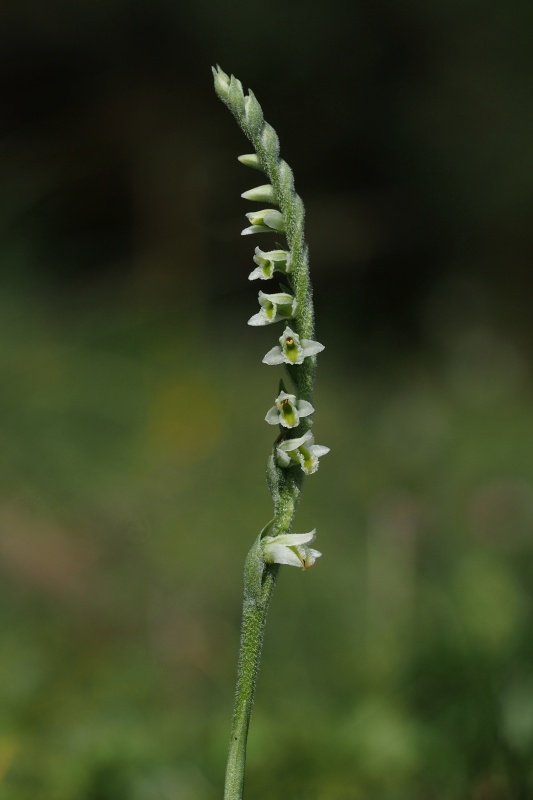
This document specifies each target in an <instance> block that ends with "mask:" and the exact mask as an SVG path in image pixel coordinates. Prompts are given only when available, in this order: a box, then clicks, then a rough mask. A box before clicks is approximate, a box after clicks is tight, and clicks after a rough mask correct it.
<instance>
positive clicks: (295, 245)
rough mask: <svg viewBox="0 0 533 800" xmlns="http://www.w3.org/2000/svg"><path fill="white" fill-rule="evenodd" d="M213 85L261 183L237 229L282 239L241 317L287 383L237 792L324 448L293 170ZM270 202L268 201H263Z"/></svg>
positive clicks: (247, 635) (262, 552)
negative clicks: (287, 572)
mask: <svg viewBox="0 0 533 800" xmlns="http://www.w3.org/2000/svg"><path fill="white" fill-rule="evenodd" d="M213 76H214V79H215V91H216V93H217V95H218V97H219V98H220V99H221V100H222V102H223V103H225V104H226V105H227V107H228V108H229V110H230V111H231V113H232V114H233V116H234V117H235V119H236V120H237V122H238V123H239V125H240V127H241V128H242V130H243V132H244V134H245V135H246V136H247V138H248V139H249V140H250V142H251V143H252V146H253V149H254V152H253V153H251V154H246V155H243V156H240V157H239V161H240V162H241V163H242V164H244V165H245V166H247V167H251V168H253V169H256V170H259V171H260V172H263V173H264V174H265V175H266V177H267V179H268V181H269V182H268V183H265V184H263V185H261V186H257V187H256V188H254V189H250V190H249V191H247V192H244V194H243V195H242V197H243V198H244V199H245V200H249V201H251V202H253V203H258V204H259V205H260V206H264V205H265V204H267V205H268V207H266V208H261V210H259V211H250V212H249V213H247V214H246V217H247V219H248V222H249V225H248V226H247V227H246V228H245V229H244V230H243V231H242V235H243V236H248V235H252V234H265V235H267V234H275V235H277V236H278V237H279V236H284V237H285V240H286V248H283V247H282V246H280V245H279V244H278V243H277V242H276V246H277V247H278V248H280V249H276V250H261V249H260V248H259V247H256V248H255V255H254V257H253V260H254V262H255V265H256V267H255V269H253V270H252V272H251V273H250V275H249V279H250V280H262V281H271V280H273V279H276V278H279V285H278V286H277V287H275V288H274V290H273V292H272V293H266V292H262V291H260V292H259V298H258V299H259V311H258V312H257V313H256V314H254V315H253V316H252V317H250V319H249V320H248V324H249V325H251V326H257V325H271V324H273V323H276V322H282V323H283V324H284V326H285V327H284V330H283V333H282V334H281V336H280V337H279V344H277V345H276V346H275V347H273V348H272V349H271V350H269V351H268V353H267V354H266V355H265V356H264V358H263V363H264V364H268V365H273V366H275V365H283V366H284V367H285V370H286V373H287V376H288V379H289V381H290V383H289V386H288V387H287V386H285V384H284V383H283V380H280V383H279V391H278V396H277V397H276V399H275V401H274V405H273V406H272V407H271V408H270V409H269V410H268V412H267V414H266V417H265V420H266V422H267V423H268V424H270V425H277V426H279V435H278V437H277V439H276V440H275V442H274V444H273V447H272V452H271V453H270V456H269V459H268V463H267V484H268V488H269V490H270V494H271V496H272V501H273V504H274V516H273V518H272V520H271V521H270V522H268V523H267V524H266V525H265V527H264V528H263V530H262V531H261V533H260V534H259V536H258V537H257V539H256V540H255V542H254V543H253V545H252V547H251V549H250V552H249V553H248V556H247V557H246V561H245V566H244V600H243V613H242V626H241V641H240V649H239V661H238V669H237V686H236V693H235V707H234V712H233V720H232V725H231V737H230V746H229V755H228V765H227V770H226V783H225V790H224V800H242V797H243V790H244V767H245V761H246V741H247V737H248V727H249V724H250V716H251V712H252V705H253V699H254V692H255V685H256V682H257V673H258V670H259V663H260V659H261V647H262V643H263V634H264V630H265V623H266V616H267V611H268V604H269V601H270V597H271V595H272V591H273V589H274V585H275V582H276V577H277V574H278V570H279V565H280V564H287V565H290V566H295V567H301V568H302V569H309V568H310V567H312V566H313V564H314V563H315V561H316V559H317V558H318V557H319V556H320V555H321V553H320V552H319V551H318V550H314V549H313V548H312V547H311V546H310V544H311V542H313V540H314V538H315V531H314V530H313V531H310V532H309V533H292V524H293V520H294V515H295V513H296V509H297V507H298V503H299V501H300V495H301V491H302V483H303V478H304V476H305V475H312V474H313V473H315V472H316V471H317V469H318V466H319V458H320V457H321V456H323V455H326V453H328V452H329V448H327V447H323V446H322V445H318V444H315V441H314V437H313V435H312V433H311V425H312V415H313V414H314V408H313V406H312V400H313V389H314V383H315V374H316V356H317V354H318V353H320V352H321V351H322V350H323V349H324V346H323V345H322V344H320V343H319V342H316V341H314V340H313V335H314V310H313V299H312V291H311V283H310V280H309V265H308V255H307V245H306V243H305V239H304V206H303V203H302V200H301V198H300V197H299V196H298V195H297V194H296V192H295V190H294V180H293V175H292V170H291V168H290V167H289V165H288V164H287V162H286V161H283V159H281V158H280V156H279V139H278V136H277V134H276V131H275V130H274V128H273V127H272V126H271V125H269V124H268V122H265V120H264V118H263V112H262V110H261V106H260V105H259V103H258V102H257V100H256V98H255V96H254V94H253V93H252V92H251V91H250V92H249V93H248V94H247V95H245V94H244V91H243V88H242V84H241V82H240V81H239V80H237V78H235V77H234V76H233V75H232V76H231V77H229V76H228V75H226V73H225V72H223V71H222V70H221V69H220V67H216V68H213ZM272 206H274V207H272Z"/></svg>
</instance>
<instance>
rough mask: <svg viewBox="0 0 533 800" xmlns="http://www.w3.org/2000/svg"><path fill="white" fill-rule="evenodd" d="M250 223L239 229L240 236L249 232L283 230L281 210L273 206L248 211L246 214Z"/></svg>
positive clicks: (280, 231) (281, 231)
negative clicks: (246, 226)
mask: <svg viewBox="0 0 533 800" xmlns="http://www.w3.org/2000/svg"><path fill="white" fill-rule="evenodd" d="M246 216H247V217H248V221H249V222H250V225H249V227H248V228H244V230H243V231H241V234H242V236H248V235H249V234H251V233H269V232H270V233H271V232H272V231H274V232H276V233H283V232H284V231H285V220H284V219H283V214H282V213H281V211H277V210H276V209H275V208H264V209H263V210H262V211H249V212H248V214H246Z"/></svg>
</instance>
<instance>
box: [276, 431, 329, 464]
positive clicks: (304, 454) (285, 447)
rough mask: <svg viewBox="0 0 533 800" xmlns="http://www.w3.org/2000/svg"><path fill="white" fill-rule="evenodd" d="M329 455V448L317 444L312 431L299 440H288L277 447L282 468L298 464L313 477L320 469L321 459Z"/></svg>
mask: <svg viewBox="0 0 533 800" xmlns="http://www.w3.org/2000/svg"><path fill="white" fill-rule="evenodd" d="M327 453H329V447H325V446H324V445H321V444H315V439H314V436H313V434H312V433H311V431H307V433H305V434H304V435H303V436H300V437H299V438H298V439H286V440H285V441H284V442H280V444H278V445H277V447H276V459H277V462H278V464H279V465H280V467H285V468H287V467H293V466H295V465H296V464H298V465H299V466H300V468H301V470H302V472H304V473H305V474H306V475H313V473H315V472H316V471H317V469H318V467H319V458H320V457H321V456H325V455H326V454H327Z"/></svg>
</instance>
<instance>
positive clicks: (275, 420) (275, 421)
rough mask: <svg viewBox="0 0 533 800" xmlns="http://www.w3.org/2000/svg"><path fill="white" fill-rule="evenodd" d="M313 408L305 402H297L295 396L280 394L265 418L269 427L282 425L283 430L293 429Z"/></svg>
mask: <svg viewBox="0 0 533 800" xmlns="http://www.w3.org/2000/svg"><path fill="white" fill-rule="evenodd" d="M314 410H315V409H314V408H313V406H312V405H311V403H308V402H307V400H297V399H296V395H294V394H287V392H280V393H279V394H278V396H277V397H276V405H274V406H272V408H271V409H269V410H268V412H267V415H266V417H265V419H266V421H267V422H268V424H269V425H283V427H284V428H295V427H296V426H297V425H298V424H299V422H300V418H301V417H308V416H309V414H312V413H313V412H314Z"/></svg>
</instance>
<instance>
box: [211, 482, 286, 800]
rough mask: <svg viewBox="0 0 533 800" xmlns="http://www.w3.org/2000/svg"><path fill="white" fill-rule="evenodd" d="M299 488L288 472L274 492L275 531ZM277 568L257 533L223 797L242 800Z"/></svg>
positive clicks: (248, 571) (247, 568)
mask: <svg viewBox="0 0 533 800" xmlns="http://www.w3.org/2000/svg"><path fill="white" fill-rule="evenodd" d="M300 491H301V479H300V478H299V477H298V475H297V474H296V475H295V476H294V479H292V475H291V480H286V481H285V482H284V485H283V488H282V490H281V492H280V493H279V494H278V496H277V502H276V517H275V519H274V521H273V522H274V530H275V531H276V533H278V534H281V533H286V532H288V531H289V530H290V529H291V527H292V521H293V518H294V514H295V513H296V508H297V506H298V502H299V499H300ZM278 570H279V566H278V565H277V564H265V562H264V560H263V557H262V553H261V534H260V535H259V536H258V538H257V539H256V541H255V542H254V544H253V545H252V548H251V550H250V552H249V553H248V555H247V557H246V562H245V565H244V600H243V606H242V624H241V642H240V647H239V661H238V667H237V687H236V690H235V706H234V709H233V719H232V723H231V736H230V745H229V753H228V763H227V767H226V783H225V788H224V800H242V797H243V791H244V768H245V765H246V745H247V741H248V728H249V726H250V718H251V716H252V707H253V702H254V695H255V687H256V684H257V675H258V673H259V664H260V662H261V651H262V648H263V637H264V633H265V625H266V619H267V613H268V606H269V603H270V598H271V596H272V592H273V590H274V586H275V584H276V578H277V575H278Z"/></svg>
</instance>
